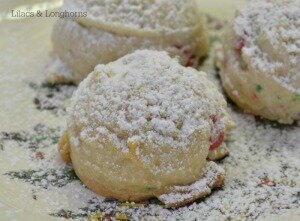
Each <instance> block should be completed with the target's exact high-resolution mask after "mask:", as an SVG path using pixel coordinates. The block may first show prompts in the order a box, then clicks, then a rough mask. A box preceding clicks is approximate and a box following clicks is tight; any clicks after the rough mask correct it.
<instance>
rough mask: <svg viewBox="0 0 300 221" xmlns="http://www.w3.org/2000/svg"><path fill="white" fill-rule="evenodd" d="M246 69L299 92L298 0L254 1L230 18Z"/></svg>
mask: <svg viewBox="0 0 300 221" xmlns="http://www.w3.org/2000/svg"><path fill="white" fill-rule="evenodd" d="M234 30H235V32H236V33H237V35H238V36H240V38H241V41H243V48H242V49H241V51H242V57H243V59H244V61H245V62H246V63H247V65H248V68H251V67H253V68H255V69H259V70H260V71H261V72H263V73H268V74H271V76H272V77H273V78H274V79H275V80H276V81H277V82H278V83H279V84H281V85H282V86H283V87H285V88H287V89H289V90H291V91H293V92H298V93H299V92H300V86H299V84H300V72H299V66H300V1H299V0H283V1H281V0H280V1H279V0H264V1H260V0H254V1H250V3H249V4H248V5H247V7H245V8H244V9H243V10H242V11H241V12H240V14H239V15H238V16H237V17H236V19H235V20H234Z"/></svg>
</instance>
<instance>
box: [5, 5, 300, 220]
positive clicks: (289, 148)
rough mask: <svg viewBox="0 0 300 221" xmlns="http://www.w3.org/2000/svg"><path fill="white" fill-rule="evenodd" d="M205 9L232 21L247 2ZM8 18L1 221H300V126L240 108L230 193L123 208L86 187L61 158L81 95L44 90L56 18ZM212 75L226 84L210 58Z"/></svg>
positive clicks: (67, 89) (228, 165) (229, 162)
mask: <svg viewBox="0 0 300 221" xmlns="http://www.w3.org/2000/svg"><path fill="white" fill-rule="evenodd" d="M19 2H21V4H24V1H3V3H2V2H1V7H2V8H1V9H0V11H1V12H3V11H4V10H9V9H11V8H14V7H17V6H19V5H20V4H19ZM39 2H40V1H37V0H35V1H28V3H30V4H33V3H34V4H35V3H39ZM200 2H201V1H200ZM203 2H205V3H203V4H202V7H203V8H205V10H206V11H208V12H210V13H212V14H215V15H216V16H218V17H224V18H229V17H230V16H232V15H233V10H231V11H228V10H226V9H227V8H230V7H232V6H236V5H237V4H236V3H238V2H239V1H237V0H236V1H230V3H228V1H225V0H224V1H223V0H222V1H220V0H216V1H203ZM223 2H224V5H222V3H223ZM226 2H227V3H226ZM214 4H215V5H214ZM200 5H201V4H200ZM214 6H215V7H214ZM221 6H222V7H221ZM221 12H222V13H221ZM2 15H3V14H1V16H0V17H1V20H0V36H1V37H0V51H1V52H0V53H1V54H0V64H1V65H0V91H1V93H0V122H1V123H0V220H1V221H2V220H38V219H39V220H60V218H59V217H65V218H70V219H71V218H72V219H73V218H77V219H82V220H86V219H87V217H88V216H90V215H91V216H90V217H91V218H90V219H91V220H97V217H101V216H102V217H104V216H106V217H109V216H111V217H117V218H120V219H121V218H123V220H125V218H128V219H129V218H137V217H145V216H148V217H149V218H150V217H154V218H160V219H161V220H175V219H178V220H195V219H199V220H246V219H247V220H253V219H265V218H264V216H265V215H267V214H273V215H272V216H270V217H269V218H266V219H267V220H274V219H275V218H274V217H276V218H278V217H281V218H279V220H299V215H300V172H299V168H300V161H299V156H300V146H299V142H300V128H299V126H296V125H293V126H289V127H286V126H282V125H279V124H277V123H274V122H266V121H261V120H260V119H255V118H254V117H253V116H250V115H246V114H243V113H242V112H241V111H240V110H239V109H238V108H236V107H235V106H234V105H230V111H231V113H232V116H233V119H234V120H235V122H236V125H237V128H236V129H235V130H234V131H233V133H232V137H231V138H230V140H227V143H228V148H229V149H230V154H231V155H230V156H229V157H227V158H226V159H224V160H223V161H222V162H220V163H219V164H221V165H222V166H223V167H225V169H226V172H227V177H226V180H225V185H224V186H223V187H222V188H221V189H219V190H216V191H214V192H213V194H212V195H211V196H210V197H208V198H206V199H205V200H202V201H199V202H195V203H193V204H191V205H189V206H186V207H182V208H179V209H177V210H168V209H164V208H163V207H162V206H161V205H159V204H158V201H157V200H155V199H153V200H150V201H148V202H143V203H140V204H131V203H125V204H124V203H123V204H122V203H119V202H117V201H114V200H110V199H103V198H101V197H99V196H97V195H95V194H94V193H92V192H91V191H89V190H88V189H86V188H85V187H83V186H82V184H81V182H80V181H79V180H78V179H77V177H76V176H75V174H74V172H73V170H72V168H71V167H70V166H65V164H64V163H63V162H62V160H61V159H60V158H59V156H58V154H57V139H58V137H59V135H60V129H61V128H62V127H63V126H64V120H63V118H64V115H65V107H66V106H67V105H68V102H69V100H68V98H69V97H70V96H71V94H72V92H73V91H74V90H75V88H76V87H75V86H72V85H67V86H51V85H45V84H44V85H41V84H40V82H41V81H40V78H41V73H42V70H43V67H44V65H45V64H46V62H47V61H48V59H49V56H48V53H49V51H50V49H51V42H50V33H51V28H52V25H53V22H54V20H53V19H50V18H45V19H22V20H7V19H2V18H4V17H5V16H2ZM210 20H211V26H210V27H211V28H213V29H218V28H220V27H221V24H222V22H221V21H218V20H216V19H210ZM28 30H30V31H28ZM217 32H218V31H213V33H217ZM212 39H213V40H217V39H218V36H217V35H215V34H213V36H212ZM203 69H205V70H206V71H207V72H209V73H210V74H211V75H212V78H213V80H214V81H215V82H216V83H217V84H218V83H219V80H218V78H215V76H216V70H215V68H214V66H213V62H212V59H211V56H210V57H209V58H208V60H206V62H205V66H204V67H203ZM104 212H105V214H104ZM49 214H50V215H49ZM278 214H280V216H279V215H278ZM297 215H298V218H297Z"/></svg>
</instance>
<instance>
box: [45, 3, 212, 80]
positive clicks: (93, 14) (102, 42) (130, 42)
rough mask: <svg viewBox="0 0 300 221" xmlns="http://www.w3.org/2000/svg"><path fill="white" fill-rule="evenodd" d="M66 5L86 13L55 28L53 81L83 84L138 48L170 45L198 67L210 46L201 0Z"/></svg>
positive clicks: (50, 76)
mask: <svg viewBox="0 0 300 221" xmlns="http://www.w3.org/2000/svg"><path fill="white" fill-rule="evenodd" d="M63 9H66V10H67V11H73V12H78V11H79V12H87V16H86V17H83V16H81V17H75V18H64V19H58V20H57V22H56V24H55V25H54V28H53V33H52V42H53V59H52V61H51V62H50V63H49V64H48V66H47V68H46V73H45V74H46V80H47V81H48V82H50V83H68V82H73V83H79V82H80V81H81V80H83V79H84V78H85V77H86V76H87V75H88V74H89V73H90V72H91V71H92V70H93V69H94V67H95V66H96V65H97V64H106V63H108V62H111V61H114V60H116V59H118V58H120V57H122V56H124V55H126V54H128V53H132V52H134V51H135V50H137V49H155V50H165V51H167V52H168V53H169V54H170V55H171V56H179V57H180V62H181V63H182V64H183V65H185V66H196V65H197V63H198V60H199V58H200V57H202V56H204V55H205V54H206V52H207V49H208V36H207V33H206V32H207V31H206V27H205V25H204V19H203V17H202V16H201V14H200V12H199V7H198V6H197V3H196V2H195V0H187V1H180V0H174V1H168V0H159V1H143V0H130V1H126V2H124V1H120V2H116V1H110V0H101V1H99V0H86V1H83V0H65V2H64V7H63Z"/></svg>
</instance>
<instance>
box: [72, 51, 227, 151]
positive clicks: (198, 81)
mask: <svg viewBox="0 0 300 221" xmlns="http://www.w3.org/2000/svg"><path fill="white" fill-rule="evenodd" d="M69 114H70V116H71V118H73V119H71V120H69V122H72V123H71V125H69V126H70V127H72V126H73V125H72V124H78V125H84V126H83V127H82V130H81V131H80V138H81V139H83V140H90V141H93V140H98V139H103V137H109V138H110V140H113V141H114V142H115V144H116V146H117V147H119V148H120V149H121V150H123V151H126V150H127V145H128V144H129V143H139V142H143V143H144V142H146V143H147V142H150V143H153V145H154V146H160V145H170V146H171V147H173V148H178V147H181V148H184V147H186V146H187V144H188V142H189V139H190V137H191V135H193V133H195V132H197V131H210V133H212V134H213V131H214V127H217V128H218V131H220V130H223V129H224V128H225V126H226V124H227V123H228V116H227V114H226V102H225V100H224V99H223V97H222V95H221V94H220V93H219V92H218V91H217V89H216V87H215V86H214V85H213V84H212V83H211V82H210V81H209V80H208V79H207V76H206V74H205V73H204V72H198V71H196V70H195V69H192V68H185V67H183V66H181V65H179V63H178V61H177V60H176V59H171V58H170V57H169V56H168V54H167V53H166V52H158V51H148V50H141V51H136V52H135V53H133V54H130V55H127V56H124V57H123V58H121V59H119V60H117V61H115V62H112V63H109V64H107V65H98V66H97V67H96V68H95V70H94V72H93V73H92V74H90V75H89V77H88V78H87V79H85V80H84V81H83V82H82V83H81V84H80V86H79V88H78V90H77V91H76V93H75V94H74V96H73V98H72V104H71V108H70V110H69ZM211 115H216V116H219V118H220V121H218V123H217V124H215V125H214V124H213V122H212V121H211V120H210V116H211Z"/></svg>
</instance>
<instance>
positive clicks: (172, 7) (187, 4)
mask: <svg viewBox="0 0 300 221" xmlns="http://www.w3.org/2000/svg"><path fill="white" fill-rule="evenodd" d="M65 8H69V9H74V10H76V11H78V10H79V11H85V12H87V17H83V18H76V20H78V21H80V22H83V23H84V24H86V25H90V23H93V25H98V26H101V27H102V28H104V29H111V28H113V29H114V31H115V32H117V33H119V32H122V30H125V29H126V30H134V32H136V34H141V33H144V34H145V33H147V34H151V35H153V34H154V33H160V34H172V33H173V34H174V33H178V32H180V33H182V32H186V31H191V30H194V29H197V27H198V26H199V25H201V24H200V23H199V22H198V20H197V19H195V16H199V13H198V11H197V10H198V8H197V4H196V2H195V1H194V0H188V1H180V0H176V1H175V0H173V1H168V0H151V1H143V0H126V1H120V0H113V1H111V0H101V1H99V0H87V1H82V0H75V1H74V0H72V1H66V2H65ZM118 28H120V29H118Z"/></svg>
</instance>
